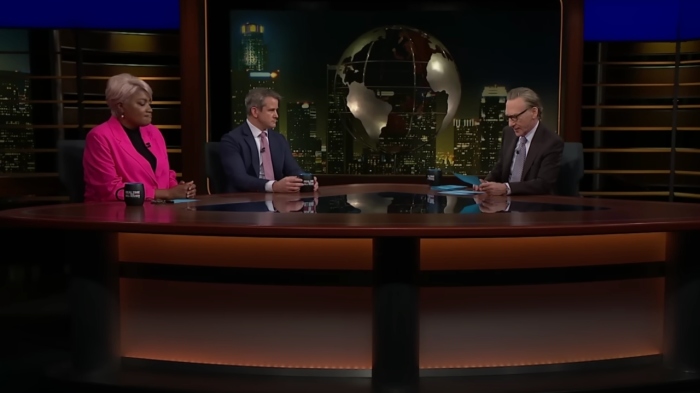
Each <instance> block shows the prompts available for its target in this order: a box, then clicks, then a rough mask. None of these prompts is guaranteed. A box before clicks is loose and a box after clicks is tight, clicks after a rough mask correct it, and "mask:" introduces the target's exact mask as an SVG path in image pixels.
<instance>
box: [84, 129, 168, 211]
mask: <svg viewBox="0 0 700 393" xmlns="http://www.w3.org/2000/svg"><path fill="white" fill-rule="evenodd" d="M141 135H142V137H143V141H144V142H145V143H146V146H148V144H149V143H150V145H151V152H153V155H155V156H156V160H157V164H156V171H155V173H154V172H153V169H151V164H149V163H148V161H147V160H146V159H145V158H143V156H142V155H141V154H139V152H137V151H136V149H135V148H134V146H133V145H132V144H131V141H130V140H129V137H128V136H127V135H126V131H124V129H123V128H122V125H121V123H119V120H117V118H116V117H114V116H112V117H110V118H109V120H107V121H106V122H104V123H102V124H100V125H98V126H96V127H95V128H93V129H92V130H90V132H89V133H88V134H87V137H86V138H85V153H84V155H83V170H84V179H85V202H103V201H115V200H117V198H116V197H115V193H116V191H117V190H118V189H120V188H122V187H124V183H143V186H144V189H145V190H146V199H153V198H154V197H155V190H156V189H168V188H171V187H174V186H176V185H177V179H176V176H175V171H172V170H170V163H169V162H168V152H167V148H166V146H165V140H164V139H163V135H162V134H161V133H160V130H158V128H157V127H155V126H154V125H150V124H149V125H147V126H145V127H141ZM119 195H120V197H123V194H122V193H121V192H120V193H119Z"/></svg>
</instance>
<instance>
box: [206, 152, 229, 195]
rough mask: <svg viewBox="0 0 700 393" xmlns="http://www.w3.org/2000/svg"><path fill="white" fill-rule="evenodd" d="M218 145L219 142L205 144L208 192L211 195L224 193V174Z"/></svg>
mask: <svg viewBox="0 0 700 393" xmlns="http://www.w3.org/2000/svg"><path fill="white" fill-rule="evenodd" d="M219 143H220V142H207V145H206V150H205V156H206V160H205V161H206V170H207V177H208V178H209V192H211V193H212V194H221V193H224V192H226V174H225V173H224V168H223V167H222V166H221V155H220V154H219Z"/></svg>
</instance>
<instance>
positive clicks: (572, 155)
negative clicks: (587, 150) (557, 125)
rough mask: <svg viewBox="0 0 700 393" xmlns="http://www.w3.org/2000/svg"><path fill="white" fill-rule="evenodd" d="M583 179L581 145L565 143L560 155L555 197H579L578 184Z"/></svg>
mask: <svg viewBox="0 0 700 393" xmlns="http://www.w3.org/2000/svg"><path fill="white" fill-rule="evenodd" d="M582 178H583V145H582V144H581V143H575V142H566V143H564V151H563V152H562V155H561V167H560V169H559V179H558V180H557V186H556V187H557V188H556V192H555V193H556V195H561V196H581V194H579V183H580V182H581V179H582Z"/></svg>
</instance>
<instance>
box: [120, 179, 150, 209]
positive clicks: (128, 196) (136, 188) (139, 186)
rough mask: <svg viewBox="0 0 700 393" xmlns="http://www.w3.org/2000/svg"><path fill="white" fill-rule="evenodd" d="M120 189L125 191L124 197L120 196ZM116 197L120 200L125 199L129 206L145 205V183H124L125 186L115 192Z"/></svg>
mask: <svg viewBox="0 0 700 393" xmlns="http://www.w3.org/2000/svg"><path fill="white" fill-rule="evenodd" d="M119 191H124V199H121V198H119ZM114 197H115V198H117V199H118V200H120V201H124V203H126V205H127V206H143V202H144V201H145V200H146V191H145V190H144V188H143V183H124V187H122V188H120V189H118V190H117V192H115V193H114Z"/></svg>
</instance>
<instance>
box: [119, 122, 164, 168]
mask: <svg viewBox="0 0 700 393" xmlns="http://www.w3.org/2000/svg"><path fill="white" fill-rule="evenodd" d="M124 131H126V135H127V136H128V137H129V140H131V144H132V145H134V148H135V149H136V151H137V152H139V154H141V155H142V156H143V158H145V159H146V161H148V162H149V163H150V164H151V168H152V169H153V173H155V172H156V163H157V161H156V156H155V155H153V153H152V152H151V149H150V146H146V144H145V143H144V142H143V137H141V130H139V129H138V128H133V129H132V128H126V127H124Z"/></svg>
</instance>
